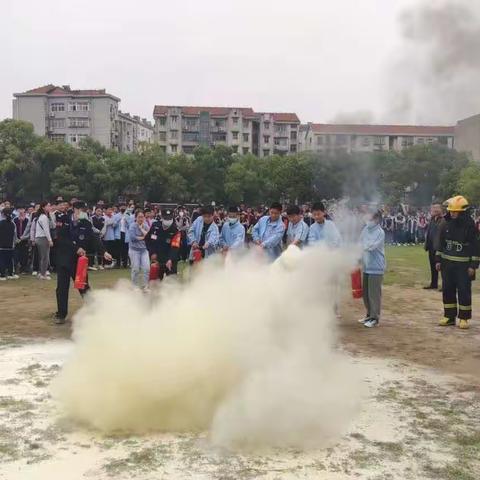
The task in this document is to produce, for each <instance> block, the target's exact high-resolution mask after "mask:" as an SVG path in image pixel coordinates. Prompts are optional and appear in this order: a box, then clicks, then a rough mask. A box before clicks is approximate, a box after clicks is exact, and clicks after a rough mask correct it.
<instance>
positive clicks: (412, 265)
mask: <svg viewBox="0 0 480 480" xmlns="http://www.w3.org/2000/svg"><path fill="white" fill-rule="evenodd" d="M385 253H386V257H387V271H386V273H385V285H401V286H404V287H414V286H415V285H416V284H425V285H427V284H428V283H429V281H430V265H429V263H428V254H427V252H425V250H424V249H423V247H422V246H420V245H416V246H401V247H393V246H388V247H387V248H386V252H385Z"/></svg>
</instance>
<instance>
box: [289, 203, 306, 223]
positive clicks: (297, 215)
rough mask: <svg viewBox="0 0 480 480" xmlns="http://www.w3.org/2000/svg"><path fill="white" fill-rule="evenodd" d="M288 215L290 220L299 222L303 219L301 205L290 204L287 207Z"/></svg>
mask: <svg viewBox="0 0 480 480" xmlns="http://www.w3.org/2000/svg"><path fill="white" fill-rule="evenodd" d="M287 217H288V221H289V222H292V223H295V224H296V223H298V222H299V221H300V220H301V219H302V216H301V210H300V207H299V206H298V205H289V206H288V207H287Z"/></svg>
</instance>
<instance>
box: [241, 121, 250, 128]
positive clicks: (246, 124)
mask: <svg viewBox="0 0 480 480" xmlns="http://www.w3.org/2000/svg"><path fill="white" fill-rule="evenodd" d="M249 127H250V123H249V121H248V120H244V121H243V123H242V128H249Z"/></svg>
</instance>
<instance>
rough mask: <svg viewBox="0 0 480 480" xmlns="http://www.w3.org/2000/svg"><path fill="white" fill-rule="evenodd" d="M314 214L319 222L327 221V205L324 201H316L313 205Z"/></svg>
mask: <svg viewBox="0 0 480 480" xmlns="http://www.w3.org/2000/svg"><path fill="white" fill-rule="evenodd" d="M312 215H313V218H314V219H315V221H316V222H317V223H323V222H324V221H325V216H326V213H325V205H324V204H323V203H322V202H318V203H314V204H313V205H312Z"/></svg>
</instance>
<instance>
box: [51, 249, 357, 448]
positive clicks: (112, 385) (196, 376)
mask: <svg viewBox="0 0 480 480" xmlns="http://www.w3.org/2000/svg"><path fill="white" fill-rule="evenodd" d="M355 257H356V255H355V254H354V253H353V252H352V251H351V250H350V251H349V252H346V251H342V250H337V251H329V250H326V249H323V248H315V249H314V248H311V249H306V250H304V251H300V250H298V249H296V248H290V249H288V250H287V252H286V254H284V255H283V256H282V257H281V259H280V260H279V261H277V262H276V263H275V264H273V265H267V264H264V263H262V262H259V260H258V257H256V255H254V254H253V255H250V256H248V257H244V258H242V259H241V261H236V260H235V259H230V260H229V261H227V262H226V264H225V265H223V264H222V260H221V258H215V259H212V261H206V262H204V264H203V265H201V267H200V268H199V269H198V271H197V272H196V273H195V274H194V275H193V277H192V278H191V279H190V281H188V282H186V283H184V284H181V283H177V282H166V283H164V284H162V285H161V287H160V288H159V293H158V296H157V297H155V296H153V298H149V297H145V296H144V295H143V294H142V293H139V292H133V291H132V290H131V288H130V287H129V286H127V285H125V284H124V285H119V286H117V288H116V289H114V290H103V291H96V292H94V293H93V294H92V295H91V297H90V299H89V301H88V302H87V304H86V305H85V306H84V307H83V308H82V309H81V310H80V311H79V312H78V314H77V315H76V317H75V328H74V340H75V344H76V346H75V349H74V354H73V356H72V358H71V359H70V360H69V361H68V362H67V363H66V364H65V366H64V368H63V370H62V372H61V373H60V375H59V377H58V378H57V380H56V382H55V384H54V387H53V388H54V390H53V392H54V395H55V396H56V397H57V398H58V399H59V400H60V401H61V402H62V404H63V406H64V408H65V413H66V414H67V415H69V416H70V417H72V418H73V419H76V420H77V421H79V422H83V423H86V424H88V425H91V426H93V427H95V428H98V429H100V430H102V431H104V432H114V431H123V432H148V431H153V430H155V431H192V430H197V431H198V430H207V429H208V430H210V438H211V440H212V442H214V443H215V444H219V445H222V446H227V447H243V448H246V447H251V448H256V447H257V446H297V447H310V446H319V445H324V444H325V443H327V442H328V441H330V440H332V439H333V438H335V437H336V436H337V435H339V434H340V433H341V432H342V431H343V430H344V429H345V427H346V426H347V425H348V424H349V421H350V420H351V418H352V415H353V414H354V412H355V411H356V408H357V406H358V402H359V395H360V393H359V388H358V387H359V384H358V381H357V379H358V375H357V373H356V371H355V368H354V367H353V366H352V364H351V362H350V361H349V360H348V359H346V357H344V356H343V355H342V354H341V353H339V352H337V351H336V350H335V347H334V346H335V341H336V334H335V331H336V329H335V325H334V314H333V304H334V301H335V292H336V290H337V287H336V286H337V282H338V277H339V276H342V275H344V274H346V273H347V272H348V271H349V270H350V269H351V267H352V265H353V264H354V262H355Z"/></svg>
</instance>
